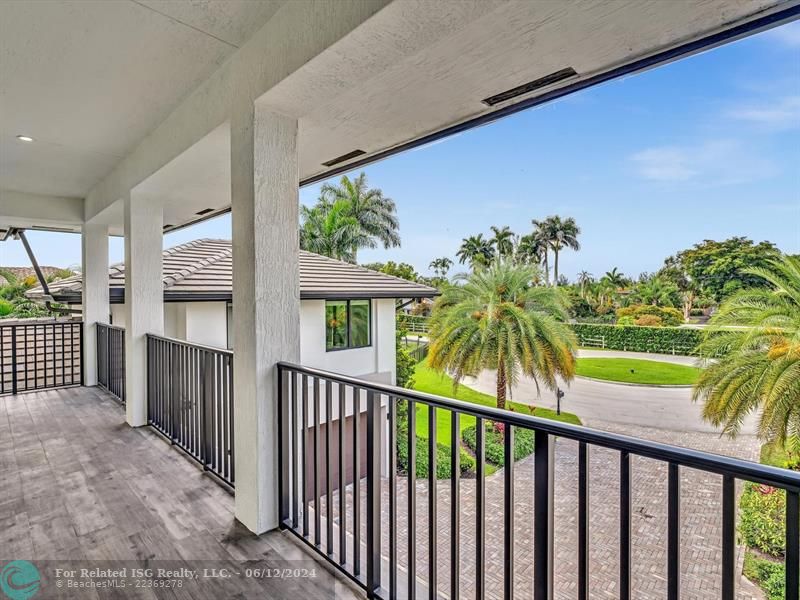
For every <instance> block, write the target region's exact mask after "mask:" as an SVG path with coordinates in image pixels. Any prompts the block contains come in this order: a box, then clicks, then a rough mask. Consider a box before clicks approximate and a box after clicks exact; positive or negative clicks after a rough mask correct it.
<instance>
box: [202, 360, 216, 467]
mask: <svg viewBox="0 0 800 600" xmlns="http://www.w3.org/2000/svg"><path fill="white" fill-rule="evenodd" d="M201 368H202V369H203V371H202V373H201V377H202V381H203V412H202V418H203V427H202V430H203V444H202V447H203V469H204V470H207V469H208V465H209V462H210V461H211V457H212V456H213V455H214V451H213V449H212V446H211V436H212V434H211V418H210V415H209V412H210V411H211V407H212V406H213V404H214V355H213V354H212V353H211V352H207V351H205V350H204V351H203V363H202V367H201Z"/></svg>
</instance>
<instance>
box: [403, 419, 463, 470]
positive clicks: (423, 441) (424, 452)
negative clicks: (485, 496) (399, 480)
mask: <svg viewBox="0 0 800 600" xmlns="http://www.w3.org/2000/svg"><path fill="white" fill-rule="evenodd" d="M406 423H407V421H406ZM416 446H417V450H416V463H417V464H416V467H417V468H416V471H417V478H418V479H424V478H427V477H428V473H429V471H428V438H425V437H421V436H416ZM459 456H460V461H461V465H460V466H461V476H462V477H463V476H464V475H467V474H469V473H474V472H475V459H474V458H472V457H471V456H470V455H469V454H468V453H467V452H466V451H465V450H464V449H463V448H459ZM397 466H398V468H399V469H400V471H401V472H403V473H407V472H408V427H407V426H405V427H403V426H402V422H400V421H398V428H397ZM450 473H451V470H450V447H449V446H445V445H444V444H436V479H449V478H450Z"/></svg>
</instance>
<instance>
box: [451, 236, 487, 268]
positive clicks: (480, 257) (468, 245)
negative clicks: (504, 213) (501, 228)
mask: <svg viewBox="0 0 800 600" xmlns="http://www.w3.org/2000/svg"><path fill="white" fill-rule="evenodd" d="M456 256H457V257H458V262H460V263H461V264H464V263H465V262H469V264H470V266H471V267H472V268H475V267H476V266H484V265H487V264H489V263H490V262H491V261H492V259H493V258H494V248H492V243H491V242H490V241H489V240H487V239H485V238H484V237H483V234H482V233H479V234H478V235H471V236H469V237H467V238H464V239H463V240H461V247H460V248H459V249H458V252H456Z"/></svg>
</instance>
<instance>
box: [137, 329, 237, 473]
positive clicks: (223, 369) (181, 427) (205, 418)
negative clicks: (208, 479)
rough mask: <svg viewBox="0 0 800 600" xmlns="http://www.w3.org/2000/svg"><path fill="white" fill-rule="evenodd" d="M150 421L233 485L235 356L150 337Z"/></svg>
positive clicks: (190, 454) (148, 420) (148, 402)
mask: <svg viewBox="0 0 800 600" xmlns="http://www.w3.org/2000/svg"><path fill="white" fill-rule="evenodd" d="M147 422H148V424H150V425H152V426H153V427H154V428H155V429H156V430H157V431H159V432H161V433H162V434H163V435H165V436H166V437H168V438H169V439H170V440H171V442H172V443H173V444H175V445H176V446H178V447H179V448H180V449H181V450H183V451H185V452H186V453H187V454H189V456H191V457H192V458H194V459H195V460H197V461H198V462H199V463H200V464H201V465H203V468H204V469H205V470H207V471H210V472H211V473H213V474H214V475H216V476H217V477H219V478H220V479H221V480H222V481H224V482H225V483H227V484H228V485H230V486H231V487H233V484H234V460H233V353H232V352H230V351H228V350H221V349H218V348H211V347H208V346H200V345H197V344H189V343H187V342H184V341H181V340H175V339H171V338H164V337H159V336H155V335H148V336H147Z"/></svg>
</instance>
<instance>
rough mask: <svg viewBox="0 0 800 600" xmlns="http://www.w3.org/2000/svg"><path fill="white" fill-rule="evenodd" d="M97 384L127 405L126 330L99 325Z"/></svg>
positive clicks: (97, 326) (103, 324)
mask: <svg viewBox="0 0 800 600" xmlns="http://www.w3.org/2000/svg"><path fill="white" fill-rule="evenodd" d="M96 328H97V383H98V385H100V386H101V387H103V388H105V389H106V390H108V391H109V392H110V393H111V394H113V395H114V396H116V397H117V398H119V401H120V402H122V403H123V404H125V330H124V329H123V328H122V327H117V326H116V325H106V324H105V323H97V324H96Z"/></svg>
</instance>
